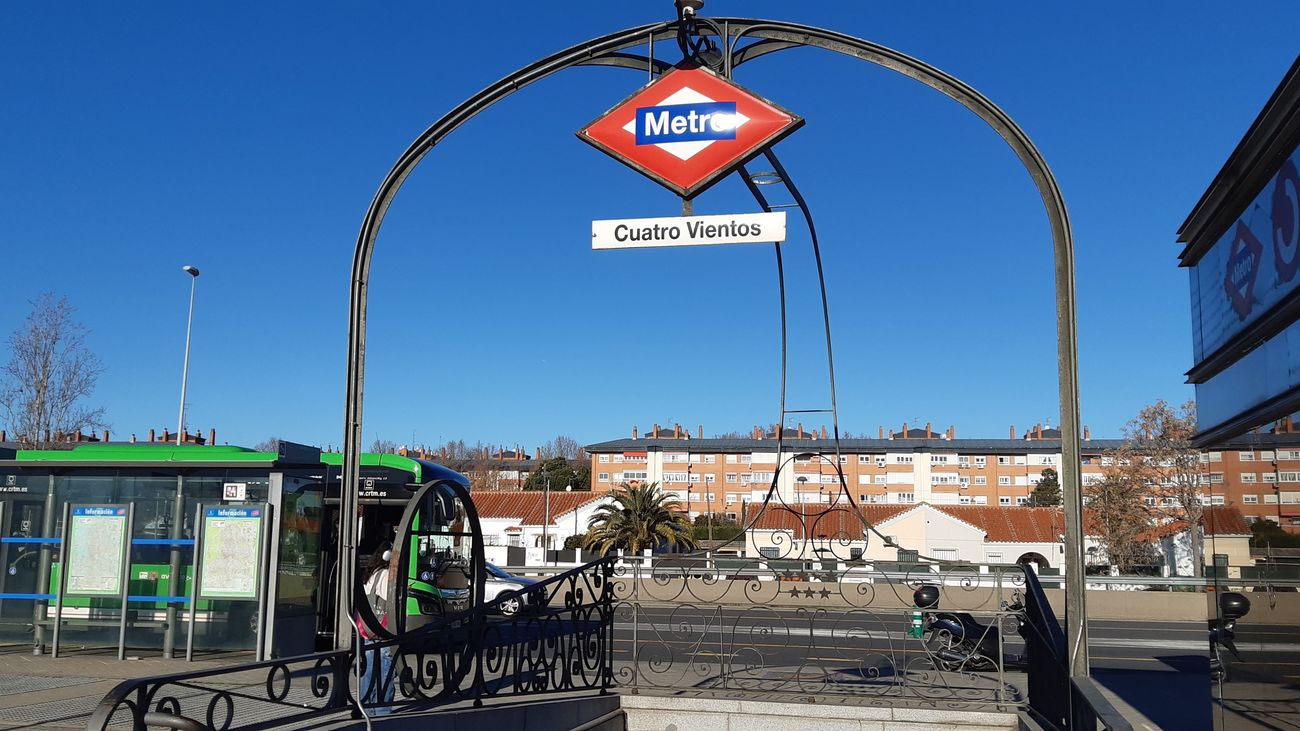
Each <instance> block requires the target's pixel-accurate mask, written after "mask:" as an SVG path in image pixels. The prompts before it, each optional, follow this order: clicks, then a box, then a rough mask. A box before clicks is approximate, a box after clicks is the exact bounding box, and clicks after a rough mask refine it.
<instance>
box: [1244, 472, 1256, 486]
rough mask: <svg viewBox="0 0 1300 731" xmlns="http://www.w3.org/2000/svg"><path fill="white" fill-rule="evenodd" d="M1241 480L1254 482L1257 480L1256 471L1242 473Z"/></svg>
mask: <svg viewBox="0 0 1300 731" xmlns="http://www.w3.org/2000/svg"><path fill="white" fill-rule="evenodd" d="M1241 481H1242V482H1246V483H1253V482H1254V481H1255V473H1254V472H1243V473H1241Z"/></svg>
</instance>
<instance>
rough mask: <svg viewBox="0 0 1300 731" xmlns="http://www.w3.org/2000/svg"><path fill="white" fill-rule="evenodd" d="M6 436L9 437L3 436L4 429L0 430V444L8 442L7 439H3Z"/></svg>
mask: <svg viewBox="0 0 1300 731" xmlns="http://www.w3.org/2000/svg"><path fill="white" fill-rule="evenodd" d="M7 436H9V435H8V434H5V430H4V429H0V442H7V441H9V440H8V439H6V438H5V437H7Z"/></svg>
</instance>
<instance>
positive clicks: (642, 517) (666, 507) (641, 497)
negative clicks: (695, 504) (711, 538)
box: [586, 482, 695, 556]
mask: <svg viewBox="0 0 1300 731" xmlns="http://www.w3.org/2000/svg"><path fill="white" fill-rule="evenodd" d="M611 497H613V498H614V502H613V503H607V504H605V505H602V506H600V507H599V508H597V509H596V512H595V513H594V514H593V515H592V516H591V518H590V519H589V520H588V521H587V539H586V547H587V548H596V549H597V550H598V551H600V555H602V556H604V555H605V554H606V553H609V550H610V549H611V548H621V549H623V550H625V551H628V552H630V553H640V552H641V550H642V549H645V548H656V547H658V546H660V545H663V544H665V543H666V544H668V545H669V546H673V547H678V546H681V547H683V548H695V539H694V538H693V537H692V536H691V523H690V519H689V518H687V516H686V514H685V513H683V512H680V510H681V504H680V503H678V502H677V500H675V499H673V498H670V497H668V496H667V495H666V494H664V492H663V491H662V490H660V489H659V483H657V482H652V483H650V484H648V485H629V484H627V483H626V482H624V483H620V484H619V486H618V487H617V488H616V489H615V491H614V492H613V493H612V494H611Z"/></svg>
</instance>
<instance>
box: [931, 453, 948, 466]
mask: <svg viewBox="0 0 1300 731" xmlns="http://www.w3.org/2000/svg"><path fill="white" fill-rule="evenodd" d="M930 464H948V455H946V454H932V455H930Z"/></svg>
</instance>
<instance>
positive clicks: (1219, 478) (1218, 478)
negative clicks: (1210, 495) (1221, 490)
mask: <svg viewBox="0 0 1300 731" xmlns="http://www.w3.org/2000/svg"><path fill="white" fill-rule="evenodd" d="M1210 484H1211V485H1221V484H1223V473H1222V472H1211V473H1210Z"/></svg>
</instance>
